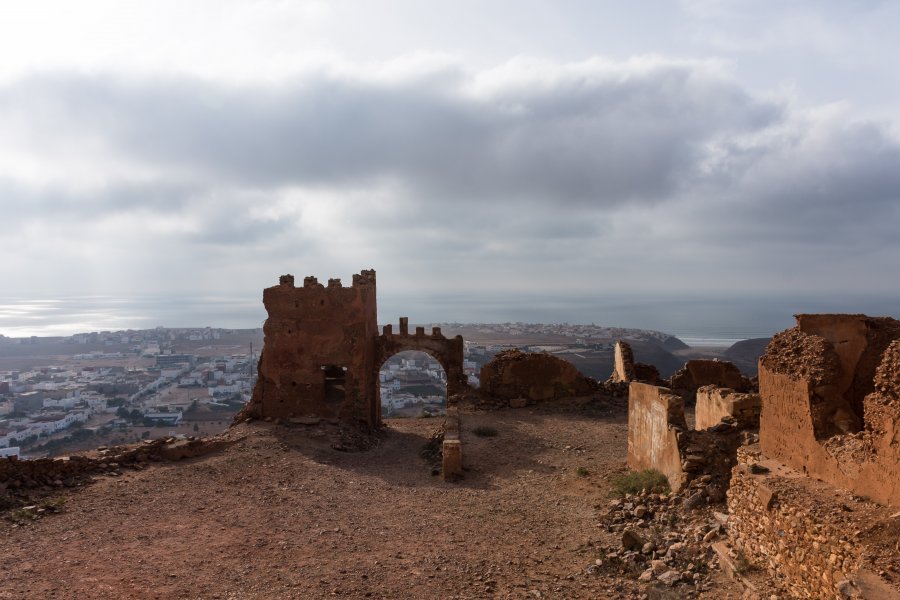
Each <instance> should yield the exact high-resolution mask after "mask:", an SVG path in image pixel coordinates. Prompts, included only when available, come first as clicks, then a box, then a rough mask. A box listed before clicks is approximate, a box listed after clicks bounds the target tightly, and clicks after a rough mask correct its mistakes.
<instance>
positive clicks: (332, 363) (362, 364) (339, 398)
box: [246, 270, 380, 425]
mask: <svg viewBox="0 0 900 600" xmlns="http://www.w3.org/2000/svg"><path fill="white" fill-rule="evenodd" d="M263 304H264V305H265V307H266V312H267V313H268V318H267V319H266V323H265V325H264V327H263V331H264V333H265V347H264V350H263V354H262V357H261V358H260V364H259V379H258V380H257V384H256V387H255V389H254V392H253V398H252V400H251V402H250V404H249V405H248V408H247V411H246V412H247V414H248V415H250V416H258V417H280V418H305V417H310V416H314V417H318V418H326V419H338V420H342V421H361V422H364V423H367V424H368V425H377V423H378V422H379V420H380V417H379V412H378V409H377V407H375V406H374V404H373V402H372V398H373V396H374V395H375V381H376V380H377V373H376V374H375V376H373V374H372V365H373V362H374V344H373V341H374V339H375V337H376V336H377V335H378V325H377V321H378V315H377V305H376V294H375V271H373V270H368V271H362V272H361V273H359V274H358V275H354V276H353V285H352V286H344V285H342V283H341V280H340V279H337V278H332V279H328V285H327V286H325V285H322V284H321V283H319V280H318V279H317V278H316V277H315V276H312V275H309V276H306V277H304V278H303V285H302V287H297V286H296V285H295V283H294V276H293V275H290V274H287V275H282V276H281V277H279V278H278V285H276V286H272V287H270V288H266V289H265V290H264V291H263Z"/></svg>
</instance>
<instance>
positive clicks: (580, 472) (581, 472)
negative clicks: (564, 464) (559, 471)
mask: <svg viewBox="0 0 900 600" xmlns="http://www.w3.org/2000/svg"><path fill="white" fill-rule="evenodd" d="M575 472H576V473H578V476H579V477H587V476H588V475H590V474H591V473H590V471H588V470H587V467H578V470H577V471H575Z"/></svg>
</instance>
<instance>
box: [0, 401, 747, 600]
mask: <svg viewBox="0 0 900 600" xmlns="http://www.w3.org/2000/svg"><path fill="white" fill-rule="evenodd" d="M480 425H481V426H490V427H493V428H495V429H496V431H497V436H496V437H490V438H480V437H477V436H476V435H474V434H473V433H472V431H473V429H474V428H475V427H477V426H480ZM436 426H437V421H436V420H433V419H421V420H418V419H404V420H394V421H389V422H388V430H387V433H386V435H385V436H384V437H383V439H382V441H381V443H380V444H379V445H378V446H377V447H376V448H374V449H371V450H368V451H363V452H354V453H346V452H338V451H336V450H334V449H332V448H331V447H330V443H329V437H328V431H326V430H322V429H319V428H310V429H306V428H303V427H300V428H297V429H289V428H286V427H282V426H277V425H274V424H266V423H256V424H249V425H241V426H239V427H237V428H235V429H233V430H232V432H231V434H229V435H230V436H232V437H233V438H235V439H237V440H238V441H237V443H235V444H234V445H232V446H230V447H228V448H226V449H224V450H222V451H220V452H219V453H217V454H213V455H208V456H206V457H203V458H197V459H192V460H188V461H184V462H181V463H174V464H173V463H169V464H158V465H155V466H150V467H148V468H146V469H143V470H138V471H123V474H122V476H120V477H111V476H103V477H100V478H98V480H97V481H96V483H94V484H93V485H89V486H88V487H85V488H83V489H80V490H78V491H75V490H66V491H65V492H64V493H63V497H64V498H65V501H64V505H63V511H62V512H61V513H60V514H52V515H48V516H46V517H44V518H42V519H39V520H37V521H28V522H25V523H23V524H21V525H19V524H13V523H10V522H8V521H0V537H2V544H3V548H4V549H5V553H6V555H7V559H6V560H5V561H3V564H2V566H0V580H2V581H3V582H4V583H3V586H2V587H0V598H2V599H4V600H5V599H14V598H15V599H25V598H50V597H54V598H100V599H104V598H109V599H113V598H116V599H118V598H138V599H144V598H147V599H150V598H167V599H168V598H192V599H193V598H203V599H206V598H219V599H226V598H228V599H235V600H250V599H263V598H266V599H268V598H297V599H301V598H302V599H310V598H325V597H340V598H354V599H356V598H360V599H362V598H384V599H392V600H393V599H406V598H410V599H424V598H457V599H463V598H469V599H475V598H531V599H533V598H567V599H568V598H573V599H578V598H585V599H587V598H591V599H594V598H634V599H637V598H640V597H641V594H642V593H643V591H642V590H641V589H640V588H639V587H638V585H639V584H638V583H637V582H636V581H635V580H634V579H633V578H631V579H626V578H624V577H622V578H620V577H611V576H609V575H600V574H589V573H588V572H587V571H586V567H587V566H589V565H591V564H593V563H594V561H595V560H596V559H597V558H598V557H599V556H600V553H601V551H602V550H601V546H603V545H604V544H615V545H618V544H619V541H618V538H617V534H609V533H607V532H606V531H605V530H602V529H599V528H598V527H597V521H598V517H597V511H596V510H595V508H594V506H595V505H598V506H605V505H606V503H607V493H608V489H609V488H608V482H607V478H608V476H609V474H610V473H612V472H616V471H619V470H621V469H622V468H623V466H624V456H625V444H626V423H625V416H624V413H623V411H622V410H621V409H619V410H618V411H617V412H616V413H615V414H611V413H609V412H604V411H596V410H594V411H588V412H585V411H584V410H581V409H577V410H575V409H573V407H571V406H568V407H567V406H561V407H559V408H558V409H557V410H549V409H545V410H540V411H537V410H528V409H521V410H507V411H501V412H495V413H479V414H472V413H467V414H465V415H464V418H463V427H464V431H463V435H464V436H465V439H466V456H467V459H466V460H467V463H468V465H469V466H470V469H469V470H468V471H467V472H466V474H465V478H464V479H463V480H462V481H461V482H459V483H455V484H450V483H444V482H443V481H441V480H440V479H439V478H438V477H434V476H432V475H431V471H430V467H429V466H428V464H427V463H426V462H425V461H424V460H423V459H422V458H420V457H419V450H420V448H421V447H422V445H423V444H424V443H425V442H426V441H427V439H428V437H429V436H430V434H431V433H432V432H433V430H434V429H435V427H436ZM579 468H584V469H586V474H584V475H579V472H578V470H579ZM714 577H715V579H714V580H713V583H712V585H713V586H714V587H713V588H712V589H714V590H715V592H714V593H713V591H712V590H710V591H709V592H705V593H702V594H701V595H700V596H699V597H701V598H716V599H717V600H727V599H728V598H735V599H736V598H738V597H739V594H737V592H736V591H735V590H734V589H733V587H731V584H730V583H728V582H726V581H724V580H723V579H722V576H721V575H720V574H718V573H716V574H715V575H714Z"/></svg>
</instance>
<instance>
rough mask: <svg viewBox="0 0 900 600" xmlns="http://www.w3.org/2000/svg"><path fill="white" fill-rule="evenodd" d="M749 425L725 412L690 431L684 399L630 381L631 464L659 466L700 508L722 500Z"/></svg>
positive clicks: (634, 465) (644, 467) (633, 467)
mask: <svg viewBox="0 0 900 600" xmlns="http://www.w3.org/2000/svg"><path fill="white" fill-rule="evenodd" d="M745 427H746V423H745V422H744V423H742V422H739V421H738V420H737V419H736V418H735V417H733V416H730V415H726V416H724V417H722V418H721V419H719V420H718V421H716V423H715V424H713V426H711V427H710V428H708V429H705V430H703V431H697V430H688V428H687V424H686V422H685V418H684V399H683V398H682V397H681V396H680V395H678V394H674V393H672V391H671V390H669V389H668V388H664V387H658V386H654V385H650V384H646V383H640V382H632V383H631V384H630V385H629V389H628V466H629V468H631V469H634V470H642V469H656V470H658V471H660V472H661V473H663V474H664V475H665V476H666V477H667V478H668V479H669V485H670V486H671V487H672V490H673V491H675V492H679V491H681V490H682V489H685V488H687V490H688V494H689V496H688V501H689V502H690V504H691V506H693V507H697V506H701V505H703V504H707V503H717V502H722V501H723V500H724V499H725V490H727V489H728V481H729V478H730V476H731V469H732V467H734V465H735V461H736V457H735V456H736V452H737V448H738V446H740V445H741V443H743V442H744V441H745V440H746V436H748V435H751V436H752V435H755V434H752V432H749V431H746V430H745Z"/></svg>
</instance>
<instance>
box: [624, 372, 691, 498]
mask: <svg viewBox="0 0 900 600" xmlns="http://www.w3.org/2000/svg"><path fill="white" fill-rule="evenodd" d="M686 430H687V424H686V423H685V420H684V402H683V401H682V399H681V396H678V395H676V394H673V393H671V391H670V390H668V389H666V388H661V387H657V386H655V385H650V384H647V383H639V382H632V383H631V384H630V385H629V386H628V467H629V468H631V469H634V470H636V471H639V470H643V469H656V470H658V471H659V472H661V473H662V474H663V475H665V476H666V477H667V478H668V480H669V485H670V486H671V487H672V489H673V490H675V491H678V490H679V489H681V486H682V485H683V484H684V482H685V472H684V469H683V468H682V457H681V452H680V450H679V448H678V435H679V434H680V433H681V432H683V431H686Z"/></svg>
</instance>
